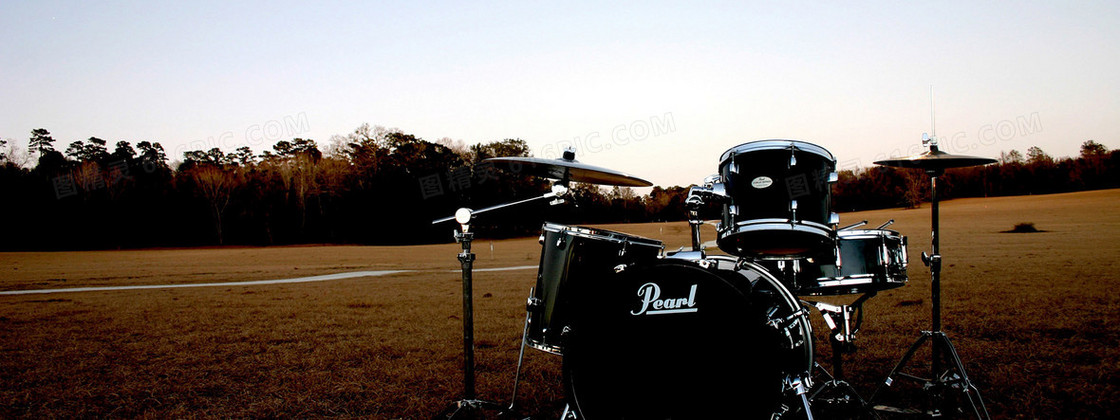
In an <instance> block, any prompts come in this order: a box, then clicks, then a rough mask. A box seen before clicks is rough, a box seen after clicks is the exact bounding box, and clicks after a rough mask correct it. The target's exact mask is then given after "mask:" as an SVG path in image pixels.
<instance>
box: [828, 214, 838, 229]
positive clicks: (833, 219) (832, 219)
mask: <svg viewBox="0 0 1120 420" xmlns="http://www.w3.org/2000/svg"><path fill="white" fill-rule="evenodd" d="M828 224H830V225H833V226H835V225H838V224H840V215H839V214H836V212H832V213H829V215H828Z"/></svg>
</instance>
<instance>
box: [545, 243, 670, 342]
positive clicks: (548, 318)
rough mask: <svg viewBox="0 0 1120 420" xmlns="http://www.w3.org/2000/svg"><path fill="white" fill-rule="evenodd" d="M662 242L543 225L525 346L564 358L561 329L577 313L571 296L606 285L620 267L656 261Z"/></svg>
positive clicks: (562, 332) (562, 329) (562, 331)
mask: <svg viewBox="0 0 1120 420" xmlns="http://www.w3.org/2000/svg"><path fill="white" fill-rule="evenodd" d="M662 249H663V245H662V244H661V241H657V240H653V239H648V238H643V237H639V236H634V235H628V234H625V233H620V232H614V231H609V230H606V229H595V228H588V227H581V226H566V225H560V224H553V223H545V224H544V226H543V227H542V233H541V260H540V266H539V269H538V271H537V285H536V287H535V288H534V289H533V298H532V299H531V301H530V304H529V307H528V310H529V317H528V326H527V330H526V341H527V343H528V344H529V345H530V346H531V347H533V348H536V349H538V350H542V351H546V352H550V353H554V354H562V353H563V337H562V336H563V334H564V328H565V327H567V326H568V324H569V319H570V318H571V316H572V313H573V312H574V311H577V310H578V308H577V307H576V305H574V304H573V303H572V299H573V296H576V295H578V293H581V292H580V290H582V289H593V288H594V287H596V285H598V284H599V283H601V282H602V281H605V279H607V278H608V277H609V276H610V275H611V274H612V273H614V268H615V267H616V266H618V265H625V264H633V263H636V262H641V261H653V260H656V259H657V257H658V255H660V253H661V251H662Z"/></svg>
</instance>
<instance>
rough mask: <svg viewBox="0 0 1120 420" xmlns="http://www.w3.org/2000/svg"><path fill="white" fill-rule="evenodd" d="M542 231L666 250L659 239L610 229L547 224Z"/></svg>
mask: <svg viewBox="0 0 1120 420" xmlns="http://www.w3.org/2000/svg"><path fill="white" fill-rule="evenodd" d="M541 230H544V231H548V232H555V233H566V234H570V235H572V236H576V237H580V238H587V239H600V240H605V241H608V242H615V243H629V244H632V245H646V246H652V247H654V248H662V249H663V248H665V243H664V242H661V241H659V240H657V239H651V238H646V237H644V236H637V235H631V234H629V233H623V232H617V231H613V230H609V229H600V228H593V227H587V226H572V225H564V224H559V223H552V222H545V224H544V226H542V227H541ZM603 232H606V233H608V235H604V234H602V233H603Z"/></svg>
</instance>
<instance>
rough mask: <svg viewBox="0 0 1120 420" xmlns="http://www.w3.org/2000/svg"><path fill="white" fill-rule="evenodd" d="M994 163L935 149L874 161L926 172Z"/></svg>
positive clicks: (976, 157)
mask: <svg viewBox="0 0 1120 420" xmlns="http://www.w3.org/2000/svg"><path fill="white" fill-rule="evenodd" d="M990 163H996V160H995V159H989V158H984V157H978V156H965V155H953V154H949V153H945V152H942V151H940V150H938V149H937V148H936V147H932V148H930V151H928V152H925V153H922V154H920V155H917V156H910V157H904V158H897V159H886V160H880V161H876V162H875V164H876V165H883V166H893V167H896V168H914V169H925V170H927V171H941V170H945V169H948V168H964V167H968V166H980V165H987V164H990Z"/></svg>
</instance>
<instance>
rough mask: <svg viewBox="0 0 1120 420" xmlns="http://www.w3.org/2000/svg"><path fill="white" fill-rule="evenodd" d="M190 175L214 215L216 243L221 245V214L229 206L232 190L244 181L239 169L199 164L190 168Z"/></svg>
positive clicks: (222, 238)
mask: <svg viewBox="0 0 1120 420" xmlns="http://www.w3.org/2000/svg"><path fill="white" fill-rule="evenodd" d="M190 175H191V179H193V180H194V182H195V185H196V186H197V187H198V193H199V194H200V195H202V197H203V198H205V199H206V201H207V202H208V203H209V204H210V210H211V211H212V212H213V216H214V231H215V232H216V233H217V234H218V245H223V244H224V237H223V235H222V216H223V215H224V214H225V211H226V208H227V207H229V203H230V199H231V198H232V197H233V191H234V190H235V189H236V188H237V187H239V186H240V185H241V184H243V183H244V177H243V176H242V175H243V174H242V173H241V169H238V168H231V169H225V168H223V167H221V166H217V165H200V166H197V167H195V168H192V169H191V174H190Z"/></svg>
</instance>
